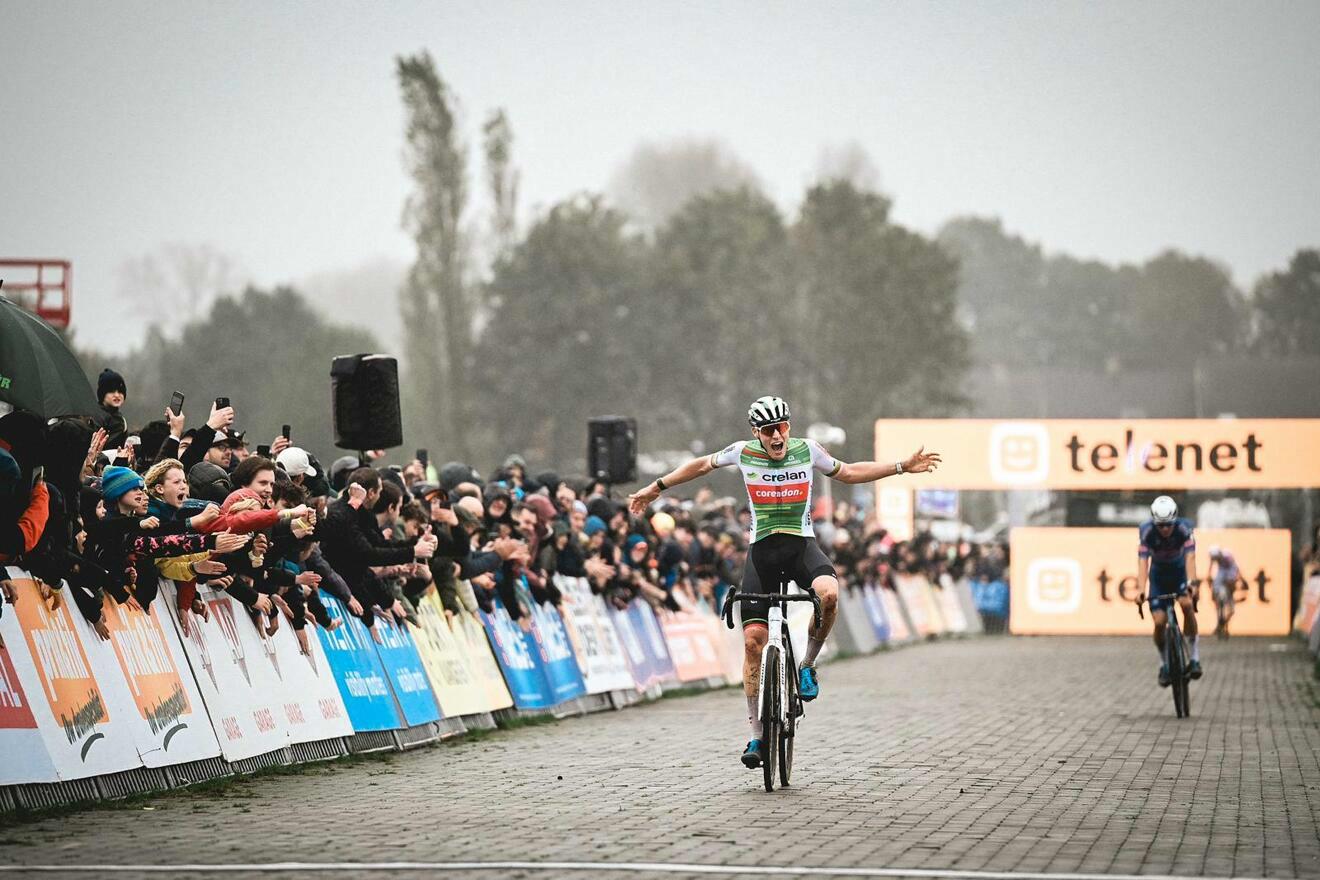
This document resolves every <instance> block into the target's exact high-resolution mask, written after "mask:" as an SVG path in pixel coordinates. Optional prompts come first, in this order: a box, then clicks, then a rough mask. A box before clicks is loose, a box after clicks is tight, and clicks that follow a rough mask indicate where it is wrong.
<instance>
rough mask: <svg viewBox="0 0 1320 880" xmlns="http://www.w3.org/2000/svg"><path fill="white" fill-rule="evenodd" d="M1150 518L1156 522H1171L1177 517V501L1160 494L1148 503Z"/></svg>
mask: <svg viewBox="0 0 1320 880" xmlns="http://www.w3.org/2000/svg"><path fill="white" fill-rule="evenodd" d="M1150 518H1151V519H1153V520H1154V521H1155V522H1157V523H1162V524H1163V523H1171V522H1173V521H1174V520H1175V519H1177V518H1178V502H1176V501H1174V500H1173V499H1172V498H1170V497H1169V496H1168V495H1161V496H1160V497H1159V498H1156V499H1155V500H1154V501H1152V502H1151V503H1150Z"/></svg>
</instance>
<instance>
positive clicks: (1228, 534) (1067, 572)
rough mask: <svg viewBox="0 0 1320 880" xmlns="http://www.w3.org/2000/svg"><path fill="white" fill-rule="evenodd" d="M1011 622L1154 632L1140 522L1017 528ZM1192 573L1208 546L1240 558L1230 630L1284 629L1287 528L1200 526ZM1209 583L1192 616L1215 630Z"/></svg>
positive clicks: (1205, 565)
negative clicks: (1142, 573)
mask: <svg viewBox="0 0 1320 880" xmlns="http://www.w3.org/2000/svg"><path fill="white" fill-rule="evenodd" d="M1010 540H1011V544H1012V547H1011V554H1010V555H1011V556H1012V559H1013V568H1012V577H1011V578H1010V581H1009V583H1010V590H1011V595H1010V605H1009V629H1010V630H1011V631H1012V632H1013V633H1015V634H1018V635H1061V634H1069V635H1138V634H1143V633H1149V632H1151V621H1150V607H1149V606H1147V607H1146V609H1145V614H1146V617H1145V619H1144V620H1143V619H1141V618H1140V617H1138V616H1137V607H1136V604H1135V600H1136V598H1137V595H1138V592H1137V529H1136V527H1135V526H1131V527H1128V528H1121V529H1067V528H1053V529H1047V528H1028V529H1014V530H1013V531H1012V535H1011V538H1010ZM1196 546H1197V557H1196V565H1197V573H1198V575H1199V576H1201V577H1204V576H1205V574H1206V573H1207V570H1208V569H1209V565H1210V557H1209V552H1208V551H1209V548H1210V547H1212V546H1218V547H1222V548H1224V549H1225V550H1229V551H1231V552H1232V553H1233V556H1234V558H1235V559H1236V560H1237V564H1238V570H1239V577H1238V581H1237V588H1236V589H1235V590H1234V594H1233V595H1234V601H1235V614H1234V616H1233V622H1232V623H1231V624H1230V625H1229V627H1230V632H1232V633H1233V634H1235V635H1246V636H1281V635H1287V634H1288V630H1289V625H1290V624H1291V622H1292V621H1291V620H1290V619H1289V615H1288V601H1289V590H1290V588H1291V580H1290V577H1291V572H1290V566H1291V563H1292V558H1291V553H1290V551H1291V536H1290V533H1289V532H1288V530H1287V529H1198V530H1197V531H1196ZM1211 592H1212V591H1211V589H1210V584H1208V583H1203V584H1202V585H1201V590H1200V599H1199V608H1198V610H1197V615H1196V621H1197V623H1198V624H1199V626H1200V631H1201V632H1202V633H1203V634H1207V635H1208V634H1210V633H1213V632H1214V630H1215V622H1216V618H1215V605H1214V600H1213V599H1212V598H1211Z"/></svg>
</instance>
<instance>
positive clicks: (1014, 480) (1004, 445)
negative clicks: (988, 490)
mask: <svg viewBox="0 0 1320 880" xmlns="http://www.w3.org/2000/svg"><path fill="white" fill-rule="evenodd" d="M1049 474H1050V434H1049V431H1048V430H1046V428H1045V426H1044V425H1040V424H1030V423H1027V422H1001V423H999V424H997V425H995V426H994V427H993V428H992V429H991V430H990V476H991V478H992V479H993V480H994V481H995V482H996V483H1002V484H1006V485H1010V486H1017V485H1027V484H1033V483H1043V482H1044V481H1045V480H1046V479H1047V478H1048V477H1049Z"/></svg>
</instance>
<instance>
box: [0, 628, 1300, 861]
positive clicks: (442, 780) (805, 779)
mask: <svg viewBox="0 0 1320 880" xmlns="http://www.w3.org/2000/svg"><path fill="white" fill-rule="evenodd" d="M1203 653H1204V660H1205V661H1206V669H1207V672H1206V677H1205V678H1204V679H1202V680H1201V681H1200V682H1196V683H1194V684H1193V686H1192V710H1193V717H1192V718H1190V719H1187V720H1183V721H1179V720H1178V719H1176V718H1174V717H1173V706H1172V701H1171V700H1170V698H1169V692H1168V691H1166V690H1160V689H1159V688H1158V687H1157V686H1156V684H1155V668H1156V659H1157V658H1156V654H1155V650H1154V648H1153V647H1152V646H1151V645H1150V643H1149V641H1148V640H1137V639H1113V638H1111V639H1075V638H1074V639H1066V638H1051V639H1044V638H1039V639H1027V638H1017V639H1010V638H998V639H995V638H983V639H975V640H964V641H954V642H945V643H938V644H926V645H921V646H915V647H910V648H904V649H901V650H897V651H892V652H887V653H882V654H879V655H875V656H872V657H867V658H860V659H854V660H849V661H846V662H842V663H836V664H833V665H831V666H828V667H826V668H824V669H823V671H822V674H821V680H822V687H823V693H824V696H823V698H822V700H821V701H820V702H818V703H817V704H815V705H814V706H812V707H811V709H810V712H809V713H808V716H807V719H806V724H805V725H804V727H803V735H804V737H803V739H802V740H801V741H800V742H799V743H798V748H797V767H796V773H795V780H794V785H793V787H791V788H789V789H786V790H783V791H779V792H776V793H774V794H766V793H765V792H764V791H763V790H761V788H760V775H759V771H758V772H757V773H752V772H749V771H746V770H744V769H743V768H742V767H741V766H740V765H739V764H738V762H737V758H736V755H737V753H738V751H739V750H740V747H741V745H742V743H743V741H744V740H745V739H746V725H745V723H744V722H743V720H742V715H743V714H744V711H745V706H744V704H743V699H742V695H741V692H739V691H734V690H726V691H720V692H715V693H707V694H702V695H699V696H695V697H687V698H680V699H670V700H664V701H661V702H660V703H657V704H653V705H649V706H643V707H638V708H634V709H630V710H627V711H624V712H615V713H608V714H598V715H593V716H590V717H587V718H582V719H571V720H566V721H562V722H560V723H557V724H553V725H545V726H538V727H528V728H523V729H519V730H514V731H508V732H503V733H498V734H495V735H492V736H489V737H485V738H482V739H479V740H477V741H464V742H458V743H451V744H445V745H440V746H437V747H434V748H428V749H424V750H421V751H417V752H413V753H408V754H403V755H395V756H392V757H389V758H387V759H385V760H380V761H362V762H358V763H352V764H347V765H339V766H327V767H319V768H313V769H310V770H307V771H305V772H303V773H300V774H297V775H290V776H282V777H274V778H264V779H258V780H255V781H251V782H249V783H247V784H241V785H237V786H234V787H231V788H230V789H228V790H225V791H222V792H218V793H215V792H211V793H208V792H196V793H188V794H183V795H174V796H169V797H161V798H156V799H154V800H152V801H150V802H149V803H148V804H147V805H146V806H147V807H149V808H150V809H144V806H143V805H142V804H135V805H133V806H132V807H131V808H125V809H110V810H94V811H84V812H80V813H75V814H73V815H70V816H67V817H63V818H58V819H45V820H41V821H38V822H32V823H28V824H23V825H18V826H13V827H9V828H7V829H4V830H0V864H10V865H12V864H16V863H22V864H37V863H46V864H50V863H57V864H61V865H74V864H159V865H166V864H181V863H182V864H196V863H208V864H209V863H231V864H232V863H254V862H272V861H291V860H296V861H314V862H355V863H358V862H386V861H390V862H395V861H425V862H436V861H454V860H459V861H489V860H537V861H543V860H552V861H609V862H642V861H644V862H663V863H689V864H691V863H700V864H737V865H762V866H767V865H778V866H821V867H867V868H909V869H961V870H982V871H1012V872H1082V873H1157V874H1173V875H1179V876H1189V877H1190V876H1210V877H1229V876H1247V877H1265V876H1268V877H1320V757H1318V756H1320V690H1318V689H1317V687H1316V686H1315V684H1313V683H1312V679H1311V677H1310V675H1311V666H1310V663H1309V662H1308V660H1307V658H1306V656H1305V654H1304V652H1303V650H1302V649H1301V647H1300V646H1299V645H1297V644H1296V643H1294V642H1283V641H1271V640H1248V639H1241V640H1233V641H1230V642H1227V643H1210V644H1208V645H1207V646H1206V648H1205V650H1204V652H1203ZM561 777H562V778H561ZM559 873H560V875H561V876H563V875H565V873H566V872H559ZM4 876H12V875H3V874H0V878H2V877H4ZM227 876H234V875H227ZM267 876H270V875H267ZM276 876H287V875H276ZM336 876H340V875H336ZM465 876H474V877H475V876H481V877H485V878H490V877H493V876H538V877H544V876H546V874H544V873H526V872H521V871H507V872H498V873H494V872H481V873H470V874H467V875H465ZM577 876H592V877H601V876H605V875H602V874H598V873H591V874H581V873H580V874H578V875H577ZM633 876H636V875H633Z"/></svg>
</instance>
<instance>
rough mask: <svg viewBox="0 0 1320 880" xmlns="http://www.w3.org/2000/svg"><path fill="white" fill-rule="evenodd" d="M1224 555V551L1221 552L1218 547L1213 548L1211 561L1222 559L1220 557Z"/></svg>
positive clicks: (1211, 549)
mask: <svg viewBox="0 0 1320 880" xmlns="http://www.w3.org/2000/svg"><path fill="white" fill-rule="evenodd" d="M1223 555H1224V551H1223V550H1220V549H1219V548H1218V547H1211V548H1210V558H1211V559H1218V558H1220V557H1221V556H1223Z"/></svg>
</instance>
